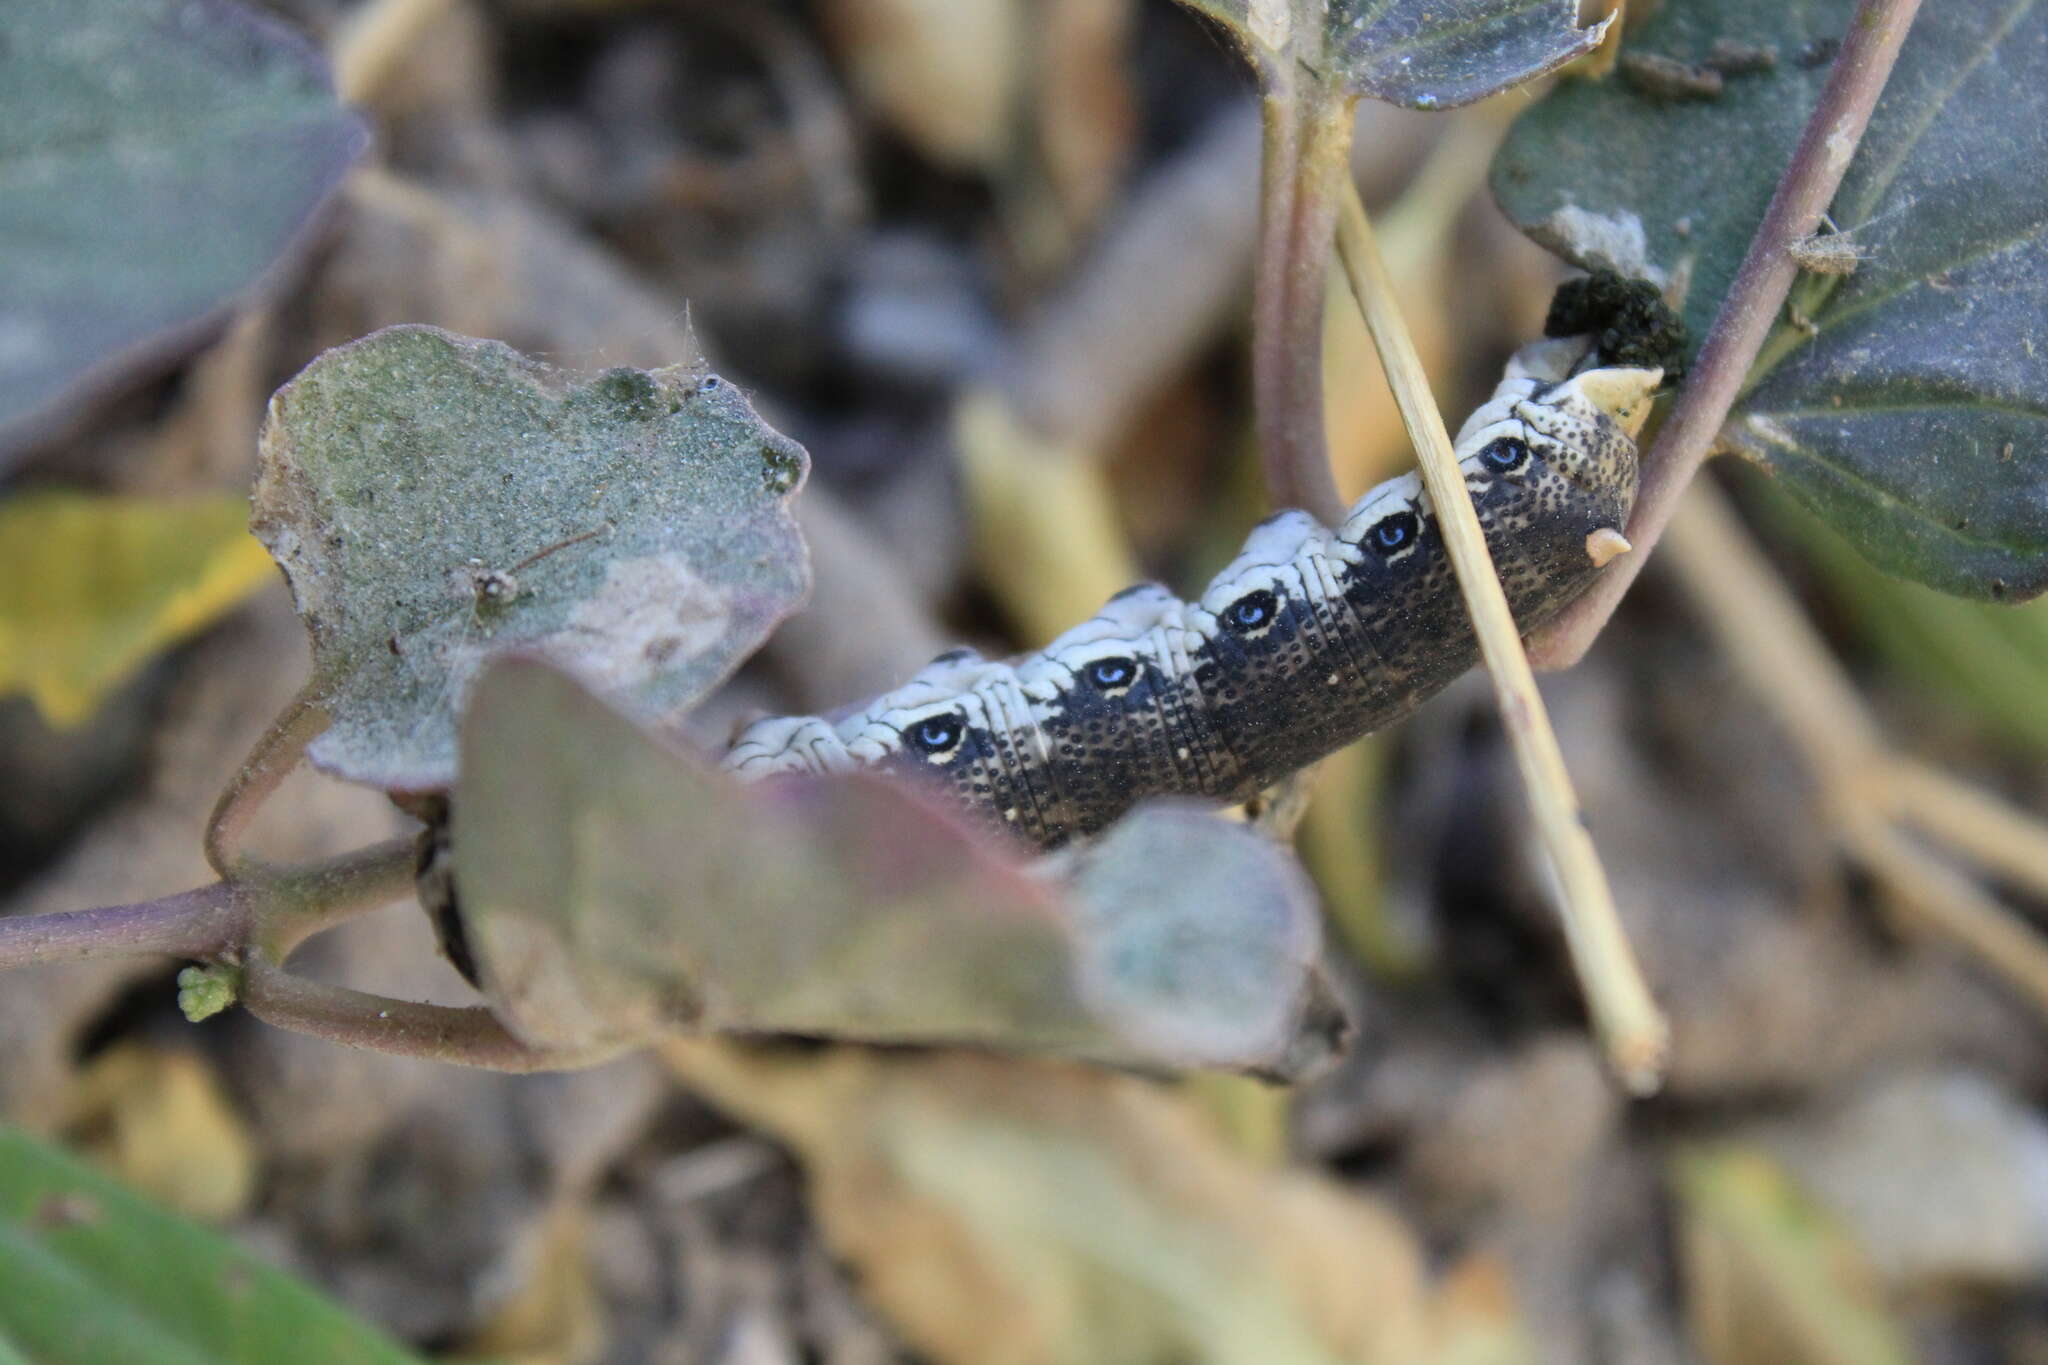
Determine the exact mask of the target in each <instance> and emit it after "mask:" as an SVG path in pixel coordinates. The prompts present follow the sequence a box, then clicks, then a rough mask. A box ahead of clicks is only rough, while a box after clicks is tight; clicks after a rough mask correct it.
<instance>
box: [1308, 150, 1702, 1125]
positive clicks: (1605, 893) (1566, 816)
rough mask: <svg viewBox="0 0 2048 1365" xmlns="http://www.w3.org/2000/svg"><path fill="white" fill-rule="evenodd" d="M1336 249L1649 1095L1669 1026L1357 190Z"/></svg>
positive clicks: (1563, 907) (1587, 943)
mask: <svg viewBox="0 0 2048 1365" xmlns="http://www.w3.org/2000/svg"><path fill="white" fill-rule="evenodd" d="M1337 246H1338V254H1339V256H1340V257H1341V258H1342V260H1343V263H1344V268H1345V271H1346V273H1347V274H1348V275H1349V277H1350V281H1351V288H1352V292H1353V293H1354V294H1356V295H1357V296H1358V302H1359V306H1360V308H1362V309H1363V310H1364V312H1365V319H1366V325H1367V326H1368V327H1370V328H1371V330H1372V335H1373V342H1374V344H1375V346H1377V347H1378V349H1379V354H1380V362H1381V364H1382V365H1384V366H1385V368H1386V372H1387V379H1388V382H1389V384H1390V385H1391V386H1392V388H1393V390H1394V396H1395V399H1396V401H1397V402H1398V403H1399V405H1400V408H1401V417H1402V421H1403V422H1404V423H1405V424H1406V426H1407V428H1408V436H1409V439H1410V440H1411V441H1413V442H1414V444H1415V449H1416V455H1417V459H1418V460H1419V462H1420V464H1421V468H1422V479H1423V483H1424V485H1425V486H1426V487H1427V488H1428V490H1429V496H1430V501H1431V502H1432V504H1434V506H1435V508H1436V514H1437V520H1438V524H1439V525H1440V526H1441V527H1442V530H1443V536H1444V543H1445V546H1446V548H1448V549H1449V551H1450V555H1451V563H1452V565H1453V566H1454V567H1455V568H1456V570H1457V574H1458V584H1459V587H1460V588H1461V589H1462V590H1463V592H1464V595H1465V604H1466V608H1467V610H1468V611H1469V612H1470V613H1471V616H1472V622H1473V626H1474V628H1475V630H1476V631H1477V632H1478V635H1479V649H1480V653H1481V655H1482V657H1484V658H1485V660H1486V665H1487V669H1488V671H1489V672H1490V673H1491V674H1492V676H1493V682H1494V691H1495V695H1496V696H1497V697H1498V698H1499V701H1500V710H1501V722H1502V725H1503V726H1504V727H1505V729H1506V731H1507V734H1508V741H1509V744H1510V745H1511V746H1512V748H1513V750H1514V754H1515V762H1516V765H1517V767H1518V768H1519V769H1520V770H1521V774H1522V780H1523V782H1524V784H1525V785H1526V787H1527V789H1528V793H1529V801H1530V806H1531V808H1532V810H1533V811H1534V813H1535V817H1536V823H1537V828H1538V831H1539V833H1540V835H1541V838H1542V841H1543V845H1544V848H1545V850H1546V851H1547V852H1548V854H1549V856H1550V863H1551V866H1552V868H1553V870H1554V871H1555V872H1556V874H1557V880H1558V888H1559V901H1560V905H1559V908H1560V912H1561V915H1562V918H1563V921H1564V930H1565V939H1566V942H1567V943H1568V944H1569V946H1570V949H1571V955H1572V964H1573V966H1574V967H1575V968H1576V969H1577V971H1578V975H1579V981H1580V984H1581V986H1582V988H1583V989H1584V991H1585V993H1586V1002H1587V1005H1588V1007H1589V1009H1590V1010H1591V1013H1592V1016H1593V1020H1594V1025H1595V1028H1596V1029H1597V1031H1598V1033H1599V1035H1600V1039H1601V1042H1602V1044H1603V1046H1604V1047H1605V1048H1606V1051H1607V1058H1608V1062H1609V1064H1610V1065H1611V1066H1612V1067H1613V1069H1614V1071H1615V1073H1616V1074H1617V1075H1618V1076H1619V1077H1620V1078H1621V1080H1622V1082H1623V1083H1624V1084H1625V1085H1626V1086H1627V1087H1628V1088H1629V1089H1630V1090H1631V1091H1634V1092H1635V1093H1637V1094H1649V1093H1652V1092H1654V1091H1655V1090H1656V1089H1657V1088H1658V1086H1659V1084H1661V1081H1662V1077H1663V1070H1664V1065H1665V1060H1666V1057H1667V1054H1668V1052H1669V1043H1670V1036H1669V1027H1668V1025H1667V1024H1666V1023H1665V1021H1664V1017H1663V1015H1662V1014H1661V1013H1660V1012H1659V1011H1658V1009H1657V1005H1656V1002H1655V1001H1654V1000H1652V999H1651V997H1650V990H1649V987H1648V986H1647V985H1646V984H1645V983H1644V981H1643V975H1642V971H1641V969H1640V967H1638V965H1637V963H1636V958H1635V952H1634V950H1633V949H1632V948H1631V947H1630V946H1629V942H1628V937H1627V935H1626V934H1625V933H1624V932H1623V930H1622V927H1621V919H1620V916H1619V915H1618V914H1617V913H1616V912H1615V907H1614V894H1613V891H1612V890H1611V889H1610V888H1609V886H1608V883H1607V873H1606V870H1605V869H1604V868H1603V867H1602V866H1601V864H1600V857H1599V854H1598V853H1597V852H1596V851H1595V850H1594V847H1593V840H1592V836H1591V835H1590V834H1588V833H1587V830H1586V823H1585V817H1584V813H1583V812H1582V810H1581V809H1580V806H1579V801H1578V796H1577V794H1576V793H1575V792H1574V791H1573V789H1572V781H1571V774H1570V773H1569V772H1567V771H1566V769H1565V763H1564V754H1563V752H1562V751H1561V750H1560V749H1559V748H1558V743H1557V735H1556V733H1555V732H1554V731H1553V730H1552V729H1551V726H1550V717H1549V714H1548V713H1547V712H1546V711H1545V710H1544V707H1543V699H1542V697H1541V696H1539V695H1538V694H1537V691H1536V678H1535V675H1534V674H1533V673H1532V672H1531V671H1530V668H1529V660H1528V658H1527V656H1526V655H1525V654H1524V653H1523V652H1522V641H1521V634H1520V632H1519V631H1517V630H1516V628H1515V621H1514V616H1513V613H1512V612H1511V611H1510V610H1509V608H1508V600H1507V594H1506V593H1505V591H1503V590H1502V588H1501V585H1500V579H1499V577H1498V576H1497V575H1496V574H1495V572H1494V567H1493V556H1492V555H1491V554H1489V553H1488V551H1487V548H1486V536H1485V533H1484V532H1483V531H1482V530H1481V529H1480V526H1479V516H1478V514H1477V513H1476V512H1475V511H1474V510H1473V508H1472V498H1471V494H1470V493H1469V492H1468V491H1467V490H1466V488H1465V480H1464V478H1463V476H1462V475H1461V474H1460V473H1459V472H1458V462H1457V456H1456V454H1455V453H1454V452H1453V450H1452V448H1451V437H1450V433H1449V432H1448V431H1447V430H1445V428H1444V422H1443V417H1442V415H1441V414H1440V413H1439V412H1438V411H1437V407H1436V402H1435V400H1434V399H1433V398H1432V397H1431V395H1430V391H1429V380H1428V377H1427V375H1426V374H1425V373H1424V371H1423V368H1422V361H1421V358H1420V357H1419V356H1418V355H1417V354H1416V351H1415V345H1414V342H1413V341H1412V340H1411V339H1410V337H1409V335H1408V329H1407V325H1406V323H1405V322H1404V321H1403V320H1402V318H1401V316H1400V312H1399V310H1398V308H1397V307H1396V306H1395V304H1394V288H1393V283H1392V281H1391V280H1390V279H1389V278H1388V276H1387V269H1386V263H1385V261H1384V260H1382V259H1381V256H1380V250H1379V245H1378V243H1377V242H1376V241H1374V239H1373V232H1372V224H1371V222H1370V221H1369V220H1368V219H1367V218H1366V214H1365V205H1364V204H1363V203H1362V202H1361V201H1360V199H1359V197H1358V194H1357V191H1356V189H1355V188H1353V189H1351V191H1350V193H1347V194H1345V195H1344V196H1343V199H1342V201H1341V203H1340V205H1339V209H1338V220H1337Z"/></svg>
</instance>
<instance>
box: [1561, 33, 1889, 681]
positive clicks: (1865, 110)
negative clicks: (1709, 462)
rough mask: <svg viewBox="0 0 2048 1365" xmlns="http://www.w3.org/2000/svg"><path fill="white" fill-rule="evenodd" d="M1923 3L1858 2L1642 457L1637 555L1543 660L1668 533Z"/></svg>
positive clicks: (1569, 658) (1580, 651) (1579, 638)
mask: <svg viewBox="0 0 2048 1365" xmlns="http://www.w3.org/2000/svg"><path fill="white" fill-rule="evenodd" d="M1919 8H1920V0H1862V3H1860V4H1859V5H1858V6H1857V7H1856V14H1855V17H1854V18H1853V19H1851V20H1850V22H1849V29H1848V33H1847V35H1846V36H1845V37H1844V38H1843V40H1842V49H1841V52H1840V53H1839V54H1837V56H1836V57H1835V66H1834V71H1833V73H1832V74H1831V75H1830V76H1829V77H1828V83H1827V86H1826V88H1825V89H1823V90H1822V91H1821V95H1820V101H1819V102H1818V103H1817V104H1815V105H1814V109H1813V114H1812V116H1811V117H1809V118H1808V119H1807V121H1806V128H1805V131H1803V132H1802V133H1801V134H1800V137H1799V145H1798V147H1797V148H1796V149H1795V150H1794V151H1793V153H1792V160H1791V162H1790V163H1789V164H1788V165H1787V166H1786V167H1785V174H1784V175H1783V176H1782V177H1781V178H1780V179H1779V181H1778V188H1777V192H1776V193H1775V194H1773V195H1772V196H1771V204H1770V208H1769V209H1767V210H1766V211H1765V213H1764V219H1763V222H1762V223H1761V224H1759V225H1758V227H1757V230H1756V236H1754V237H1753V238H1751V239H1750V243H1749V253H1748V254H1747V255H1746V256H1744V257H1743V258H1742V266H1741V268H1740V270H1738V271H1737V273H1736V276H1735V284H1734V286H1733V287H1732V288H1731V289H1730V290H1729V292H1728V297H1727V299H1726V300H1725V301H1724V302H1723V303H1722V305H1721V311H1720V313H1719V315H1718V316H1716V318H1715V319H1714V326H1713V330H1712V331H1711V332H1709V333H1708V334H1707V340H1706V344H1705V345H1704V346H1702V347H1701V348H1700V353H1699V358H1698V359H1697V360H1696V361H1695V362H1694V363H1693V368H1692V372H1691V373H1690V374H1689V375H1687V376H1686V381H1685V385H1684V387H1683V389H1681V390H1680V392H1679V395H1678V401H1677V403H1675V404H1674V405H1673V407H1672V410H1671V415H1670V417H1669V418H1667V419H1666V420H1665V422H1664V426H1663V429H1662V431H1660V432H1659V433H1658V437H1657V442H1656V445H1655V446H1654V447H1653V448H1652V450H1651V452H1650V454H1649V457H1648V458H1647V459H1645V460H1644V462H1643V481H1642V487H1641V489H1640V491H1639V492H1638V493H1637V495H1636V506H1635V512H1634V514H1633V515H1632V516H1631V517H1630V518H1629V525H1628V538H1629V541H1630V543H1631V544H1633V545H1634V546H1635V553H1634V554H1632V555H1629V556H1628V557H1627V558H1626V559H1624V560H1623V561H1622V562H1621V563H1619V564H1615V565H1612V566H1611V567H1609V568H1608V570H1607V572H1605V573H1603V574H1601V575H1600V577H1599V578H1598V579H1597V580H1596V581H1595V582H1594V584H1593V586H1592V588H1591V589H1589V590H1588V591H1587V592H1586V593H1585V595H1583V596H1582V597H1580V598H1579V599H1578V600H1577V601H1576V602H1573V603H1572V604H1571V605H1570V606H1568V607H1566V608H1565V610H1564V611H1563V612H1562V613H1560V614H1559V615H1558V616H1557V617H1556V618H1555V619H1553V620H1552V621H1551V622H1550V623H1549V624H1548V625H1547V626H1545V627H1543V628H1542V629H1541V630H1539V631H1537V632H1536V633H1535V634H1534V635H1533V636H1531V637H1530V640H1529V652H1530V655H1531V656H1532V657H1533V658H1534V659H1535V661H1536V663H1537V666H1538V667H1541V668H1546V669H1554V668H1568V667H1570V666H1571V665H1572V664H1575V663H1577V662H1578V661H1579V659H1580V658H1581V657H1582V656H1583V655H1584V654H1585V652H1586V650H1587V649H1588V648H1589V647H1590V646H1591V645H1592V643H1593V639H1594V637H1595V636H1597V635H1598V634H1599V633H1600V628H1601V627H1602V626H1604V625H1606V624H1607V618H1608V617H1610V616H1612V615H1613V614H1614V609H1615V607H1616V606H1617V605H1619V603H1620V602H1621V596H1622V594H1623V593H1624V592H1626V591H1627V590H1628V585H1629V584H1630V583H1632V582H1634V581H1635V576H1636V575H1637V574H1638V573H1640V572H1641V571H1642V567H1643V564H1644V562H1645V561H1646V560H1647V558H1648V556H1649V552H1650V550H1651V548H1652V547H1653V546H1655V545H1656V543H1657V541H1658V539H1659V538H1660V537H1662V535H1663V534H1664V528H1665V526H1666V525H1668V524H1669V523H1670V521H1671V517H1672V514H1673V513H1674V512H1675V511H1676V510H1677V507H1678V497H1679V494H1681V493H1683V492H1684V491H1685V489H1686V486H1687V485H1688V484H1690V483H1691V482H1692V479H1693V475H1695V474H1696V473H1698V472H1699V467H1700V464H1701V462H1702V461H1704V460H1705V459H1706V457H1707V456H1708V455H1709V454H1710V453H1711V452H1712V450H1713V445H1714V440H1715V437H1716V436H1718V435H1719V433H1720V430H1721V426H1722V424H1723V423H1724V422H1726V421H1727V420H1728V411H1729V409H1730V408H1732V407H1733V406H1734V405H1735V400H1736V398H1737V397H1738V396H1739V395H1740V394H1741V393H1742V390H1743V388H1744V386H1745V384H1746V382H1747V379H1748V376H1749V372H1750V368H1751V366H1752V365H1754V364H1755V362H1756V358H1757V354H1758V352H1759V351H1760V350H1762V348H1763V344H1764V340H1765V338H1766V337H1767V336H1769V334H1770V331H1771V328H1772V326H1773V325H1774V324H1775V323H1776V322H1777V318H1778V310H1779V309H1780V308H1781V307H1783V306H1784V302H1785V295H1786V293H1787V292H1788V291H1789V290H1790V289H1791V287H1792V281H1793V279H1794V278H1795V277H1796V276H1797V275H1798V273H1799V266H1798V264H1797V263H1796V262H1795V261H1793V259H1792V257H1791V256H1790V254H1789V253H1788V250H1787V249H1788V248H1789V247H1790V246H1791V245H1792V243H1794V242H1796V241H1798V240H1800V239H1801V238H1803V237H1807V236H1810V235H1812V233H1813V231H1814V229H1815V228H1817V227H1818V226H1819V225H1820V218H1821V214H1822V213H1824V212H1825V211H1826V210H1827V206H1828V204H1829V202H1830V201H1832V200H1833V199H1834V197H1835V191H1836V190H1837V189H1838V188H1839V187H1840V186H1841V183H1842V176H1843V174H1844V173H1845V172H1847V171H1848V169H1849V163H1850V161H1851V160H1852V159H1853V158H1854V157H1855V154H1856V145H1857V143H1858V142H1859V141H1861V140H1862V137H1863V130H1864V128H1865V127H1866V126H1867V125H1868V124H1869V122H1870V114H1871V111H1872V110H1873V109H1875V108H1876V106H1877V99H1878V96H1879V95H1880V94H1881V93H1883V91H1884V84H1885V80H1886V78H1887V77H1889V76H1890V75H1891V70H1892V64H1893V62H1894V61H1895V60H1896V59H1897V57H1898V55H1899V44H1900V43H1902V42H1904V41H1905V37H1906V30H1907V29H1908V28H1909V27H1910V26H1911V25H1912V22H1913V15H1914V13H1915V12H1916V11H1917V10H1918V9H1919Z"/></svg>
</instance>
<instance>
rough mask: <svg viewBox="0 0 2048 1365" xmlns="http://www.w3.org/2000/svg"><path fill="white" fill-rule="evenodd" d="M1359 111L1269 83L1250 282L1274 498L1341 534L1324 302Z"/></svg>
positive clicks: (1256, 411)
mask: <svg viewBox="0 0 2048 1365" xmlns="http://www.w3.org/2000/svg"><path fill="white" fill-rule="evenodd" d="M1277 65H1278V69H1279V70H1280V71H1283V72H1284V71H1289V70H1290V69H1291V64H1289V63H1279V64H1277ZM1352 108H1353V102H1352V101H1351V100H1350V99H1349V98H1345V97H1341V96H1335V95H1331V94H1328V93H1326V92H1323V91H1320V90H1317V89H1310V88H1305V87H1304V85H1303V82H1302V81H1301V79H1300V78H1299V77H1298V76H1292V75H1290V76H1288V77H1286V78H1283V77H1282V76H1280V75H1278V74H1276V75H1274V76H1273V77H1272V78H1271V79H1270V80H1269V83H1268V85H1267V89H1266V94H1265V98H1264V100H1263V102H1262V104H1261V111H1262V114H1263V117H1264V120H1265V154H1264V157H1263V159H1262V160H1261V163H1260V183H1259V195H1260V207H1259V247H1258V260H1257V265H1256V267H1255V269H1254V273H1253V277H1252V409H1253V421H1254V425H1255V426H1256V428H1257V431H1258V437H1259V459H1260V462H1261V465H1262V467H1263V469H1264V471H1265V481H1266V492H1267V496H1268V497H1269V498H1271V500H1272V502H1273V505H1274V506H1275V507H1302V508H1306V509H1307V510H1309V511H1310V512H1313V513H1314V514H1315V515H1316V516H1318V517H1320V518H1322V519H1323V520H1324V521H1326V522H1329V523H1331V524H1333V525H1334V524H1335V523H1336V522H1337V521H1338V520H1341V519H1342V517H1343V515H1344V503H1343V500H1342V499H1341V498H1340V497H1339V496H1338V493H1337V483H1336V478H1335V476H1334V474H1333V473H1332V472H1331V469H1330V460H1329V453H1328V449H1327V443H1326V441H1325V438H1324V433H1323V297H1324V290H1325V287H1326V279H1327V276H1328V272H1329V264H1330V253H1331V251H1332V249H1333V247H1334V244H1335V240H1336V227H1337V203H1338V198H1337V194H1336V188H1337V186H1338V185H1339V183H1340V182H1339V181H1338V179H1337V177H1339V176H1344V175H1349V174H1350V173H1351V162H1350V151H1351V116H1352Z"/></svg>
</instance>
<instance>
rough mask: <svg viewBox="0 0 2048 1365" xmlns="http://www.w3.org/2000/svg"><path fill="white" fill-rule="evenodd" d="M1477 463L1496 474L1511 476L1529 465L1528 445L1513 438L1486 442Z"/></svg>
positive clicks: (1507, 437) (1504, 437)
mask: <svg viewBox="0 0 2048 1365" xmlns="http://www.w3.org/2000/svg"><path fill="white" fill-rule="evenodd" d="M1479 461H1480V463H1481V464H1483V465H1485V466H1486V467H1487V468H1488V469H1491V470H1493V471H1494V472H1495V473H1498V474H1512V473H1514V472H1515V471H1516V470H1518V469H1521V468H1522V467H1523V466H1525V465H1527V464H1528V463H1529V443H1528V442H1526V441H1523V440H1521V439H1519V438H1518V437H1514V436H1503V437H1501V438H1500V439H1498V440H1494V441H1488V442H1487V443H1486V445H1485V447H1484V448H1483V449H1482V450H1480V452H1479Z"/></svg>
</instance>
